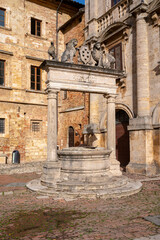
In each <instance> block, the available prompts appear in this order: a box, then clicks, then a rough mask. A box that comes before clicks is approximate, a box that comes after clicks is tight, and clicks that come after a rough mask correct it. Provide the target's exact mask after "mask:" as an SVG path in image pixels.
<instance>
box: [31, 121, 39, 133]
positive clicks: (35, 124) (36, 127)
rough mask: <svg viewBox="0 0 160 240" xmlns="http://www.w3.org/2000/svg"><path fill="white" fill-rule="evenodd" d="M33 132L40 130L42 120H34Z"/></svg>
mask: <svg viewBox="0 0 160 240" xmlns="http://www.w3.org/2000/svg"><path fill="white" fill-rule="evenodd" d="M31 130H32V132H40V121H32V126H31Z"/></svg>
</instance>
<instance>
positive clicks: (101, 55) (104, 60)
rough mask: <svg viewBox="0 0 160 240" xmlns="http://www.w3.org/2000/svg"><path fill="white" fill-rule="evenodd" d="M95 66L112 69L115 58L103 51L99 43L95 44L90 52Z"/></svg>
mask: <svg viewBox="0 0 160 240" xmlns="http://www.w3.org/2000/svg"><path fill="white" fill-rule="evenodd" d="M91 54H92V58H93V59H94V61H95V66H98V67H103V68H114V63H115V58H114V57H113V56H112V55H111V54H110V53H109V52H106V51H105V50H104V48H103V47H102V45H101V43H100V42H96V43H95V44H94V46H93V51H92V52H91Z"/></svg>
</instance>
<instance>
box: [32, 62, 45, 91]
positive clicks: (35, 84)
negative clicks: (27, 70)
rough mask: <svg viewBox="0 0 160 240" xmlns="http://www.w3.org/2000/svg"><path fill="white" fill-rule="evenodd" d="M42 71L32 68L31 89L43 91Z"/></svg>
mask: <svg viewBox="0 0 160 240" xmlns="http://www.w3.org/2000/svg"><path fill="white" fill-rule="evenodd" d="M41 75H42V74H41V69H40V68H38V67H34V66H31V89H32V90H38V91H39V90H41Z"/></svg>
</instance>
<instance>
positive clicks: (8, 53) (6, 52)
mask: <svg viewBox="0 0 160 240" xmlns="http://www.w3.org/2000/svg"><path fill="white" fill-rule="evenodd" d="M0 53H2V54H6V55H9V56H13V52H9V51H4V50H0Z"/></svg>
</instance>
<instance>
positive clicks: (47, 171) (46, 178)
mask: <svg viewBox="0 0 160 240" xmlns="http://www.w3.org/2000/svg"><path fill="white" fill-rule="evenodd" d="M60 170H61V164H60V163H59V162H46V163H45V164H44V166H43V174H42V176H41V179H40V180H41V184H42V185H44V186H47V187H56V186H57V182H58V181H59V180H60V173H61V171H60Z"/></svg>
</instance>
